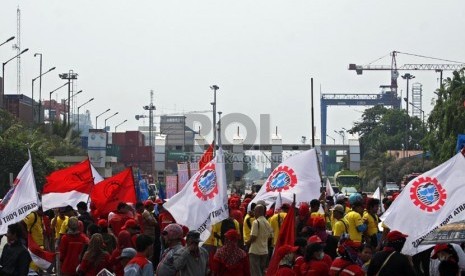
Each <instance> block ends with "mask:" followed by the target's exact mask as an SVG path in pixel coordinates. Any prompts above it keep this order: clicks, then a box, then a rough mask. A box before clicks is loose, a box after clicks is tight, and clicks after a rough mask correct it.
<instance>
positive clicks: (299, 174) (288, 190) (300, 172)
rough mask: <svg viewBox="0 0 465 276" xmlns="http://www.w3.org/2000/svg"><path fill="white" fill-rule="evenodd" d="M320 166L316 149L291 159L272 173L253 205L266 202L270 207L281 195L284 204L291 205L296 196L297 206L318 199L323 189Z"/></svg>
mask: <svg viewBox="0 0 465 276" xmlns="http://www.w3.org/2000/svg"><path fill="white" fill-rule="evenodd" d="M318 166H319V164H318V159H317V157H316V151H315V149H311V150H307V151H304V152H301V153H298V154H296V155H294V156H291V157H289V158H288V159H287V160H286V161H284V162H283V163H281V164H280V165H279V166H278V167H277V168H276V169H274V170H273V172H271V174H270V176H269V177H268V179H267V180H266V182H265V183H264V184H263V185H262V187H261V189H260V191H259V192H258V194H257V195H256V196H255V198H254V199H253V200H252V201H251V203H252V202H254V203H256V202H257V201H259V200H264V201H265V202H266V204H267V205H268V206H269V205H270V204H272V203H274V202H275V200H276V197H277V196H278V195H279V193H281V198H282V202H283V203H291V202H292V201H293V196H294V194H295V195H296V203H297V205H299V204H300V203H302V202H307V203H309V202H310V201H311V200H312V199H318V198H319V197H320V187H321V178H320V173H319V170H318Z"/></svg>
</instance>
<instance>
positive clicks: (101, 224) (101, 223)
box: [97, 219, 108, 228]
mask: <svg viewBox="0 0 465 276" xmlns="http://www.w3.org/2000/svg"><path fill="white" fill-rule="evenodd" d="M97 225H98V226H99V227H102V228H103V227H108V222H107V220H106V219H99V220H98V222H97Z"/></svg>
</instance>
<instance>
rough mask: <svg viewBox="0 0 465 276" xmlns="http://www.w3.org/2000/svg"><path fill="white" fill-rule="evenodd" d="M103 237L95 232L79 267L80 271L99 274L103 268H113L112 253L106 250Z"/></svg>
mask: <svg viewBox="0 0 465 276" xmlns="http://www.w3.org/2000/svg"><path fill="white" fill-rule="evenodd" d="M103 248H104V243H103V237H102V235H101V234H98V233H97V234H93V235H92V237H91V238H90V242H89V246H88V247H87V251H86V253H84V257H83V258H82V261H81V263H80V265H79V268H78V273H80V275H85V276H94V275H97V273H99V272H100V271H101V270H102V269H104V268H106V269H108V270H111V265H110V254H108V252H106V251H104V249H103Z"/></svg>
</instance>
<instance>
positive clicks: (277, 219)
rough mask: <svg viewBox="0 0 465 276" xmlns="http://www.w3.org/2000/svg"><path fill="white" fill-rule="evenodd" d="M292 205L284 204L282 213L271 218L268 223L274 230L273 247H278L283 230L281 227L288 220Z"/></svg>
mask: <svg viewBox="0 0 465 276" xmlns="http://www.w3.org/2000/svg"><path fill="white" fill-rule="evenodd" d="M289 207H290V205H289V204H287V203H284V204H283V206H282V207H281V211H279V212H278V213H276V214H274V215H273V216H272V217H271V218H269V219H268V222H269V223H270V225H271V228H272V229H273V247H274V246H275V245H276V242H277V241H278V236H279V229H281V225H283V222H284V219H285V218H286V215H287V212H288V211H289Z"/></svg>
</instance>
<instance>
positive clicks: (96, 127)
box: [95, 108, 110, 129]
mask: <svg viewBox="0 0 465 276" xmlns="http://www.w3.org/2000/svg"><path fill="white" fill-rule="evenodd" d="M108 111H110V109H109V108H108V109H107V110H105V111H103V112H102V113H100V114H99V115H97V116H95V129H98V126H97V119H98V117H100V116H102V115H103V114H105V113H107V112H108Z"/></svg>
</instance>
